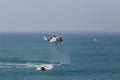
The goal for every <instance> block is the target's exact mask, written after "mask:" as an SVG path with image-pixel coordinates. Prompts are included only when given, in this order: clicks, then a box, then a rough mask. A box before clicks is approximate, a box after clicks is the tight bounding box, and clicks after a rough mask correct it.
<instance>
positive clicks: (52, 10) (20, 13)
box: [0, 0, 120, 32]
mask: <svg viewBox="0 0 120 80" xmlns="http://www.w3.org/2000/svg"><path fill="white" fill-rule="evenodd" d="M41 31H47V32H49V31H58V32H62V31H64V32H68V31H69V32H120V0H0V32H41Z"/></svg>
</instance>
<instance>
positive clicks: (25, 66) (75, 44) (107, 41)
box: [0, 33, 120, 80]
mask: <svg viewBox="0 0 120 80" xmlns="http://www.w3.org/2000/svg"><path fill="white" fill-rule="evenodd" d="M45 35H46V36H49V34H48V33H47V34H45ZM59 35H60V36H61V37H62V38H63V42H62V43H60V44H58V45H55V44H54V43H52V44H51V43H47V42H44V41H43V40H42V37H43V36H44V34H43V33H0V80H120V34H117V33H62V34H59ZM42 64H50V65H52V66H53V68H52V69H51V70H48V71H39V70H36V66H39V65H42Z"/></svg>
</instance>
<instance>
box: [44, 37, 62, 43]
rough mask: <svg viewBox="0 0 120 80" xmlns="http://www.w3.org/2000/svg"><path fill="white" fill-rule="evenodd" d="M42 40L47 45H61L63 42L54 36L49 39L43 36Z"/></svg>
mask: <svg viewBox="0 0 120 80" xmlns="http://www.w3.org/2000/svg"><path fill="white" fill-rule="evenodd" d="M43 39H44V40H45V41H47V42H49V43H56V44H58V43H61V42H62V41H63V39H62V38H61V37H59V36H57V35H54V36H52V37H49V38H47V37H46V36H44V37H43Z"/></svg>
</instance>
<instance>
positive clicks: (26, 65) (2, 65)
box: [0, 63, 61, 70]
mask: <svg viewBox="0 0 120 80" xmlns="http://www.w3.org/2000/svg"><path fill="white" fill-rule="evenodd" d="M60 65H61V64H37V63H36V64H35V63H34V64H33V63H0V68H36V70H40V68H41V67H44V68H45V69H46V70H51V69H53V68H54V67H55V66H60Z"/></svg>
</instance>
